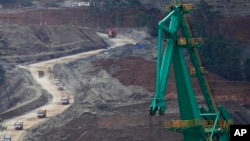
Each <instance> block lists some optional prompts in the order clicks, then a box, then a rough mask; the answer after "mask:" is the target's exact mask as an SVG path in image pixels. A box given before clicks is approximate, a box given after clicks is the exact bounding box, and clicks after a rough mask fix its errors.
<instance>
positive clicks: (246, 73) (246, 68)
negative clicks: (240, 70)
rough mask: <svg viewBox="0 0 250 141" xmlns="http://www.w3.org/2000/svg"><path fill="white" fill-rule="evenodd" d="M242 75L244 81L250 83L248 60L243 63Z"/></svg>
mask: <svg viewBox="0 0 250 141" xmlns="http://www.w3.org/2000/svg"><path fill="white" fill-rule="evenodd" d="M244 74H245V77H246V80H248V81H250V58H248V59H246V61H245V62H244Z"/></svg>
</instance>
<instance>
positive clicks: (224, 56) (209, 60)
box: [190, 0, 250, 80]
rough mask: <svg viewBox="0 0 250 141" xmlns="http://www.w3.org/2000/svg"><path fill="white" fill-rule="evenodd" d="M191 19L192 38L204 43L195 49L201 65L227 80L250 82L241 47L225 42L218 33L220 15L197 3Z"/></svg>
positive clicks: (235, 42) (225, 39)
mask: <svg viewBox="0 0 250 141" xmlns="http://www.w3.org/2000/svg"><path fill="white" fill-rule="evenodd" d="M192 15H193V18H192V19H193V20H192V22H191V24H190V25H191V26H192V27H191V28H192V31H193V35H194V36H195V37H200V36H201V37H202V38H203V39H204V45H203V47H202V48H201V49H199V52H200V55H201V59H202V61H203V65H204V66H205V67H206V68H207V69H208V70H209V71H212V72H214V73H216V74H219V75H220V76H222V77H224V78H226V79H228V80H250V74H249V71H250V67H249V64H250V61H249V59H248V60H246V61H245V60H244V58H243V57H242V56H243V55H242V54H243V51H244V47H243V45H242V43H241V42H240V41H238V40H237V39H229V38H225V37H223V35H221V33H220V32H219V26H218V25H219V24H218V23H217V22H218V21H219V18H220V17H221V15H220V12H218V11H213V10H212V7H211V6H210V5H209V4H208V3H207V2H206V1H204V0H200V2H199V3H198V4H197V7H196V9H195V11H194V12H193V13H192Z"/></svg>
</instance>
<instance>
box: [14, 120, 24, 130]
mask: <svg viewBox="0 0 250 141" xmlns="http://www.w3.org/2000/svg"><path fill="white" fill-rule="evenodd" d="M14 128H15V130H22V129H23V122H18V121H17V122H15V123H14Z"/></svg>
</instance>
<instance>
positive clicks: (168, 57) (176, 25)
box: [150, 0, 232, 141]
mask: <svg viewBox="0 0 250 141" xmlns="http://www.w3.org/2000/svg"><path fill="white" fill-rule="evenodd" d="M167 7H168V8H169V13H168V15H167V16H166V17H165V18H163V20H161V21H160V22H159V24H158V42H157V44H158V45H157V73H156V92H155V95H154V96H153V98H152V103H151V105H150V115H151V116H153V115H155V113H156V112H157V111H159V114H160V115H164V113H165V109H166V104H165V93H166V86H167V79H168V74H169V69H170V64H171V63H173V67H174V75H175V81H176V89H177V97H178V105H179V111H180V120H173V121H168V122H165V124H164V126H165V128H166V129H167V130H170V131H177V132H180V133H183V137H184V141H229V133H230V132H229V126H230V124H232V119H231V117H230V115H229V113H228V112H227V111H226V110H225V109H224V108H223V107H222V106H216V104H215V102H214V99H213V95H212V92H211V90H210V87H209V83H208V81H207V79H206V73H204V72H205V70H204V68H203V67H201V61H200V58H199V54H198V50H197V48H198V47H201V43H202V39H200V38H193V37H192V34H191V30H190V27H189V23H188V20H187V16H186V14H187V13H189V12H190V11H191V10H192V9H193V8H192V5H191V4H183V3H182V1H179V0H176V4H175V5H171V6H167ZM163 35H164V36H163ZM163 37H164V38H166V39H163ZM164 40H165V41H166V46H165V48H163V47H162V46H163V43H162V42H163V41H164ZM184 49H186V50H187V51H188V52H189V54H190V60H191V62H192V64H193V67H194V70H193V69H191V71H192V75H194V76H196V77H195V78H197V79H198V82H199V84H200V87H201V89H202V93H203V96H204V100H205V104H206V106H205V107H202V106H200V107H198V104H197V102H196V99H195V94H194V90H193V88H192V83H191V77H190V76H189V73H188V67H187V65H186V62H185V58H184V54H183V50H184Z"/></svg>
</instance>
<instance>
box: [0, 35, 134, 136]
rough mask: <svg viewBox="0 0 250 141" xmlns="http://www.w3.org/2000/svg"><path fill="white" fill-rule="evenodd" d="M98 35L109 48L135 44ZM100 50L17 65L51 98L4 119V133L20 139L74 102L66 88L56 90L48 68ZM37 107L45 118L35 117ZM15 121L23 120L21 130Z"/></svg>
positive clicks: (126, 39)
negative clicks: (65, 102)
mask: <svg viewBox="0 0 250 141" xmlns="http://www.w3.org/2000/svg"><path fill="white" fill-rule="evenodd" d="M98 35H99V36H100V37H101V38H103V39H104V41H106V42H107V43H108V45H109V48H114V47H117V46H121V45H125V44H135V40H133V39H130V38H127V37H125V36H122V35H121V36H118V37H117V38H115V39H108V37H107V35H105V34H100V33H99V34H98ZM102 51H103V49H99V50H94V51H89V52H85V53H80V54H76V55H71V56H66V57H62V58H57V59H53V60H49V61H44V62H39V63H35V64H31V65H28V66H19V67H21V68H24V69H27V70H29V71H30V72H31V75H32V76H33V78H34V80H35V81H36V82H37V83H38V84H39V85H41V86H42V88H43V89H45V90H46V91H47V92H48V93H49V94H51V96H52V100H51V101H50V102H49V103H48V104H46V105H44V106H42V107H39V108H37V109H35V110H32V111H30V112H28V113H25V114H24V115H22V116H19V117H15V118H12V119H9V120H6V121H4V122H3V126H6V127H7V130H6V131H5V133H4V134H5V135H10V136H11V139H12V141H22V140H23V138H24V137H25V135H26V133H27V130H28V129H30V128H32V127H34V126H36V125H38V124H41V123H43V122H45V121H46V120H48V119H49V118H51V117H53V116H56V115H58V114H60V113H62V112H63V111H64V110H66V109H67V108H69V107H70V105H71V104H72V103H73V102H74V97H73V96H72V95H70V94H69V93H68V92H67V90H64V91H59V90H57V87H56V85H54V84H53V75H52V74H51V73H49V71H48V69H49V68H53V66H54V65H55V64H56V63H57V64H59V63H67V62H71V61H73V60H76V59H79V58H86V57H89V56H91V55H95V54H98V53H100V52H102ZM38 70H39V71H41V70H42V71H44V76H43V77H41V78H39V76H38ZM65 85H66V87H67V84H65ZM62 94H64V95H65V94H66V95H69V96H70V104H69V105H61V104H60V99H61V96H62ZM39 109H46V110H47V114H46V116H47V117H46V118H42V119H38V118H37V115H36V112H37V111H38V110H39ZM16 121H22V122H23V124H24V126H23V130H15V129H14V126H13V125H14V123H15V122H16Z"/></svg>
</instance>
